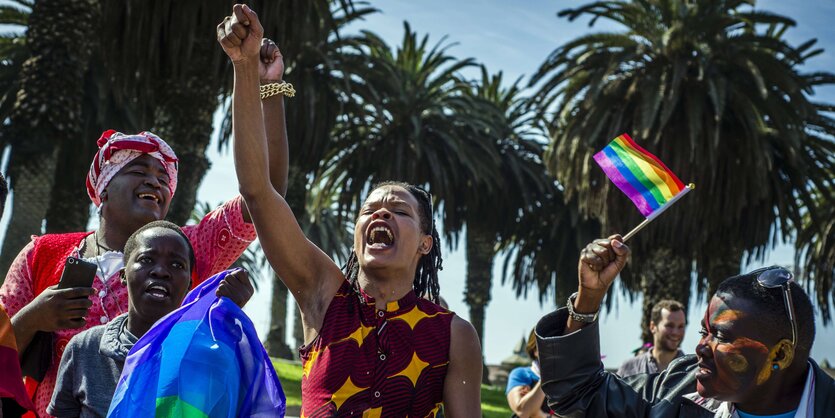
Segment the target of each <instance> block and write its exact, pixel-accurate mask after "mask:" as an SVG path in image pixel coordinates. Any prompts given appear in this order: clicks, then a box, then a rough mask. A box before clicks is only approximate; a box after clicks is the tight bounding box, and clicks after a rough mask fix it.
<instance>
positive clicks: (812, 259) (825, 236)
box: [795, 206, 835, 322]
mask: <svg viewBox="0 0 835 418" xmlns="http://www.w3.org/2000/svg"><path fill="white" fill-rule="evenodd" d="M823 219H824V221H823V222H814V221H812V219H811V218H809V217H807V218H806V219H805V221H806V222H805V223H804V225H803V228H801V230H800V232H799V233H798V236H797V242H796V245H795V251H796V252H795V266H803V267H802V268H803V273H804V274H803V275H800V276H801V277H804V278H806V279H811V280H812V281H813V282H814V286H815V295H816V296H817V302H818V307H819V309H820V312H821V316H822V317H823V320H824V322H829V321H831V320H832V313H831V312H830V308H829V306H830V303H831V302H832V299H833V297H835V286H833V280H835V207H832V206H830V207H829V216H826V217H824V218H823Z"/></svg>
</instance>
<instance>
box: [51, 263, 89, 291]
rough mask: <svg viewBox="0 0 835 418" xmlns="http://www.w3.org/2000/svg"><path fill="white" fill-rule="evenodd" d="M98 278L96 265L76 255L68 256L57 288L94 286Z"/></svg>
mask: <svg viewBox="0 0 835 418" xmlns="http://www.w3.org/2000/svg"><path fill="white" fill-rule="evenodd" d="M95 278H96V265H95V264H93V263H91V262H89V261H84V260H82V259H80V258H76V257H67V261H66V262H65V263H64V272H63V273H61V280H60V281H59V282H58V287H57V288H56V289H71V288H74V287H93V280H94V279H95Z"/></svg>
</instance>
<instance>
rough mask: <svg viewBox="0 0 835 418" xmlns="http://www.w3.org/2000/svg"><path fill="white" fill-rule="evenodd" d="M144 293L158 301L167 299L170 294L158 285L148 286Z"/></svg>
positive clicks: (166, 289) (165, 288)
mask: <svg viewBox="0 0 835 418" xmlns="http://www.w3.org/2000/svg"><path fill="white" fill-rule="evenodd" d="M145 293H146V294H147V295H149V296H151V297H152V298H154V299H158V300H164V299H166V298H168V296H169V294H170V292H169V291H168V288H167V287H165V286H163V285H161V284H159V283H152V284H151V285H150V286H148V287H147V288H145Z"/></svg>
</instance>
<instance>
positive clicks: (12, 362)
mask: <svg viewBox="0 0 835 418" xmlns="http://www.w3.org/2000/svg"><path fill="white" fill-rule="evenodd" d="M0 370H2V373H0V398H3V400H2V405H0V408H3V409H2V410H0V416H3V415H4V414H3V413H4V412H5V413H8V414H9V415H10V416H12V415H11V414H12V412H17V413H22V412H23V411H22V410H21V409H28V410H30V411H34V410H35V405H34V404H33V403H32V399H30V398H29V394H28V393H26V387H25V386H24V385H23V374H22V373H21V371H20V359H19V358H18V352H17V342H16V341H15V336H14V329H12V321H11V320H10V319H9V315H7V314H6V310H5V309H3V307H2V306H0ZM11 400H13V401H14V402H16V403H17V405H13V404H11V403H10V402H9V401H11ZM18 407H20V408H18Z"/></svg>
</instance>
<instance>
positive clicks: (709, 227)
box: [531, 0, 835, 338]
mask: <svg viewBox="0 0 835 418" xmlns="http://www.w3.org/2000/svg"><path fill="white" fill-rule="evenodd" d="M752 4H753V2H752V1H745V0H707V1H700V2H693V1H686V0H674V1H661V0H638V1H629V2H628V1H624V0H613V1H598V2H594V3H591V4H588V5H586V6H582V7H580V8H577V9H570V10H565V11H563V12H560V14H559V15H560V16H565V17H568V19H569V20H574V19H576V18H578V17H580V16H585V15H588V16H591V17H592V20H591V24H594V22H596V20H597V19H600V18H603V19H607V20H610V21H613V22H615V23H617V24H619V25H621V26H622V27H624V28H625V31H622V32H610V33H593V34H589V35H585V36H582V37H579V38H577V39H574V40H572V41H569V42H568V43H566V44H564V45H562V46H561V47H559V48H557V49H556V50H555V51H554V52H552V53H551V55H550V56H549V57H548V58H547V59H546V60H545V62H544V63H543V64H542V66H541V67H540V69H539V71H538V72H537V73H536V74H535V75H534V77H533V78H532V79H531V84H532V85H538V86H539V90H538V93H537V96H536V98H537V100H538V107H539V111H540V112H541V113H543V114H546V113H547V114H548V115H550V116H549V118H550V120H549V126H550V129H551V131H552V135H551V140H552V143H551V146H550V148H549V153H548V157H547V161H548V164H549V167H550V169H551V170H552V171H553V172H554V173H555V174H556V176H557V178H558V180H559V181H560V183H561V184H562V185H563V186H564V187H565V195H566V198H567V199H569V200H570V201H576V202H578V203H579V205H580V209H581V213H582V214H583V215H585V216H595V217H597V218H599V219H600V221H601V222H602V225H603V230H604V231H626V230H627V229H628V228H631V227H632V226H634V225H636V224H637V223H638V222H639V221H640V220H641V219H640V218H639V216H638V215H637V211H635V209H634V208H633V207H631V204H630V203H629V201H628V200H627V199H625V198H624V197H623V196H622V195H620V193H619V192H618V191H616V189H614V188H613V187H611V186H610V184H609V182H608V181H607V180H606V179H605V177H604V176H603V175H602V173H601V171H600V170H597V169H596V168H593V167H592V164H591V163H590V161H591V155H592V154H593V153H595V152H597V151H598V150H600V149H601V148H603V146H604V145H606V143H608V141H610V140H611V139H612V138H614V137H615V136H617V135H618V134H620V133H623V132H630V133H632V134H633V135H634V136H635V137H637V138H638V140H639V142H642V143H643V144H644V145H645V146H646V147H647V148H648V149H650V150H651V151H653V152H654V153H656V155H658V156H659V157H660V158H661V160H663V161H665V162H666V163H667V164H668V165H669V166H670V167H672V168H673V169H674V170H675V171H676V172H677V174H679V175H680V177H682V178H684V179H688V180H693V181H694V182H696V183H697V185H698V188H699V191H698V193H697V194H696V195H694V196H691V197H688V198H687V199H685V200H683V201H682V202H681V203H679V204H677V206H678V207H677V208H675V210H674V212H673V213H672V214H669V215H666V216H664V217H662V218H661V219H659V220H657V221H656V222H655V223H656V225H652V226H650V227H649V228H647V229H646V230H644V231H642V232H641V234H639V235H638V236H637V237H636V238H635V239H634V241H631V242H630V245H631V246H632V247H633V250H635V254H636V256H635V257H633V269H634V270H635V271H639V272H642V274H640V275H639V276H641V277H639V278H638V280H636V278H635V277H632V276H635V275H631V274H625V275H624V279H625V280H624V284H625V285H626V288H627V289H628V290H630V291H636V290H638V289H643V290H644V291H645V298H644V299H645V304H644V308H645V309H644V316H645V319H648V317H649V310H648V309H647V307H648V306H651V304H652V303H654V302H655V301H657V300H658V299H659V298H660V297H674V298H676V299H679V300H680V301H682V302H685V303H686V302H687V301H688V299H689V293H690V292H689V289H690V277H691V271H694V272H695V273H696V276H697V278H698V281H699V284H700V287H699V289H700V291H704V290H706V289H710V290H712V289H713V288H714V286H715V285H716V284H717V283H718V282H719V281H720V280H721V279H723V278H725V277H728V276H729V275H731V274H735V273H737V272H739V268H740V261H741V258H742V256H743V254H744V253H745V252H748V253H749V254H750V255H751V256H753V257H758V258H762V257H763V256H764V254H765V251H766V250H767V248H768V246H769V245H770V244H771V243H773V242H774V240H775V239H776V238H778V237H780V236H782V238H784V239H785V238H788V237H789V236H790V235H791V233H792V231H793V230H794V228H796V227H797V226H799V225H800V224H801V222H802V216H803V214H804V213H806V212H807V211H808V213H809V215H810V216H811V217H812V219H822V218H821V215H822V214H821V213H820V209H821V207H822V205H820V204H818V202H817V201H815V199H814V198H813V197H814V196H820V197H821V200H820V202H822V203H825V204H829V205H831V204H832V202H833V193H832V190H833V189H832V176H831V173H832V172H833V171H832V167H833V166H835V153H833V152H835V143H833V142H832V141H831V140H830V138H831V137H832V134H833V132H835V130H833V129H832V127H833V124H832V123H831V120H830V119H829V118H828V117H826V116H825V115H823V114H822V113H820V111H819V108H818V107H817V106H816V105H815V104H814V103H813V102H812V101H811V100H810V97H809V96H811V95H812V94H813V93H814V90H813V89H814V87H816V86H817V85H821V84H830V83H831V82H832V80H833V78H832V75H830V74H828V73H817V74H806V73H803V72H802V71H801V70H800V67H801V66H802V65H803V64H804V63H805V62H806V61H807V60H808V59H809V58H811V57H812V56H814V55H817V54H819V53H820V52H821V51H820V50H819V49H815V48H814V43H815V41H814V40H812V41H809V42H806V43H803V44H801V45H799V46H791V45H789V44H788V43H787V42H786V41H784V40H783V39H782V35H783V33H784V32H785V30H786V29H787V28H789V27H791V26H793V25H794V22H793V21H792V20H791V19H789V18H786V17H783V16H779V15H775V14H771V13H767V12H762V11H759V10H757V9H754V8H753V7H748V6H751V5H752ZM643 322H644V323H647V322H648V321H643ZM644 337H645V338H647V337H648V334H646V333H645V335H644Z"/></svg>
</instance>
